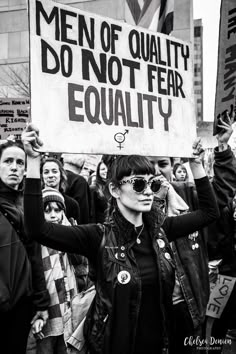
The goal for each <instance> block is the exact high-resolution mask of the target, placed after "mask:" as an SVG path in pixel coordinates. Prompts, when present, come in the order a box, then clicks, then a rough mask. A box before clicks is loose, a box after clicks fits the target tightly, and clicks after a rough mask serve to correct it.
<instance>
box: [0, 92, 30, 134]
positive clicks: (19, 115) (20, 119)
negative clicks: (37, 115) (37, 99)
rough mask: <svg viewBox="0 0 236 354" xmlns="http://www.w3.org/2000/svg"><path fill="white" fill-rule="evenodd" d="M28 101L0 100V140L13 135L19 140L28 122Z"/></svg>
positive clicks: (17, 99) (25, 99)
mask: <svg viewBox="0 0 236 354" xmlns="http://www.w3.org/2000/svg"><path fill="white" fill-rule="evenodd" d="M29 106H30V101H29V99H27V98H2V99H0V140H5V139H7V138H8V137H9V136H10V135H14V137H15V139H16V140H20V137H21V133H22V131H23V130H24V128H25V126H26V123H27V122H29Z"/></svg>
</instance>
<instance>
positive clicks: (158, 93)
mask: <svg viewBox="0 0 236 354" xmlns="http://www.w3.org/2000/svg"><path fill="white" fill-rule="evenodd" d="M35 23H36V29H35V30H36V35H37V36H40V37H41V41H40V43H41V58H42V59H41V70H42V72H43V73H45V74H50V75H61V76H62V77H64V78H71V79H72V80H71V81H72V82H68V89H67V92H68V105H69V120H71V121H77V122H84V120H85V119H87V120H88V121H89V122H90V123H91V124H99V125H100V124H105V125H110V126H111V125H117V126H118V125H119V126H120V125H123V126H124V127H134V128H143V127H144V124H147V127H148V128H149V129H154V126H155V119H156V117H155V114H154V112H156V111H158V112H159V116H160V117H162V118H163V126H164V130H165V131H168V130H169V123H168V121H169V118H170V117H171V115H172V98H181V99H185V98H186V92H185V89H184V78H183V77H182V75H181V73H180V72H187V71H189V65H190V50H189V45H188V44H185V43H179V42H178V41H176V40H174V39H171V38H170V37H163V36H158V34H151V33H149V32H145V31H140V30H136V29H133V28H130V29H129V30H127V29H126V31H124V28H123V27H122V26H120V25H119V24H117V23H109V22H108V21H106V20H100V21H97V19H95V18H94V17H89V16H86V17H85V16H84V15H83V14H79V13H77V12H73V11H69V10H66V9H64V8H60V7H57V6H56V5H55V6H53V7H52V8H50V9H48V8H45V7H44V6H43V4H42V3H41V2H40V1H36V22H35ZM49 29H50V31H51V32H50V33H53V38H50V41H49V40H46V38H47V36H46V34H47V33H48V30H49ZM124 32H125V33H124ZM124 39H125V43H124ZM54 43H57V45H56V46H54ZM58 43H61V44H60V46H58ZM124 45H125V48H126V52H125V54H124V51H123V50H121V49H122V47H123V46H124ZM74 48H80V51H79V53H80V54H79V57H78V51H75V50H74ZM78 67H79V68H80V74H79V77H78V78H77V77H75V71H76V72H78ZM141 76H142V77H145V80H142V82H140V81H141V80H140V77H141ZM82 80H84V81H87V82H88V85H84V84H83V82H82ZM97 83H98V84H99V85H97ZM132 90H135V95H134V94H133V95H131V91H132ZM163 97H165V100H164V99H163ZM134 105H135V106H136V107H137V114H136V115H135V116H132V109H131V107H133V106H134ZM144 106H145V111H146V112H148V119H147V120H145V119H144V113H143V112H144ZM145 122H146V123H145Z"/></svg>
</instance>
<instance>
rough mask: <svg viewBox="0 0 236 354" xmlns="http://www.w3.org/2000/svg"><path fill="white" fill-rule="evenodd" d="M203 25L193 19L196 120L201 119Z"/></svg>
mask: <svg viewBox="0 0 236 354" xmlns="http://www.w3.org/2000/svg"><path fill="white" fill-rule="evenodd" d="M202 39H203V26H202V20H201V19H197V20H194V98H195V112H196V121H197V123H198V122H201V121H203V40H202Z"/></svg>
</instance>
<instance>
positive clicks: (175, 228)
mask: <svg viewBox="0 0 236 354" xmlns="http://www.w3.org/2000/svg"><path fill="white" fill-rule="evenodd" d="M196 185H197V188H198V193H199V194H198V195H199V201H200V208H201V209H200V210H197V211H195V212H193V213H189V214H186V215H181V216H178V217H168V218H166V219H165V220H164V222H163V214H161V213H160V211H158V210H156V206H155V204H154V205H153V209H152V211H151V212H150V213H147V214H145V215H144V224H145V225H146V227H147V228H148V231H149V233H150V236H151V239H152V247H153V252H154V257H155V261H156V265H157V271H158V274H159V276H158V285H159V295H160V308H161V309H162V312H161V316H160V318H157V321H160V323H161V328H162V333H163V338H164V339H166V340H167V337H168V329H169V326H168V324H169V321H170V315H171V308H172V292H173V286H174V272H173V260H172V259H171V258H170V257H169V254H171V250H170V247H169V244H168V242H167V240H166V237H165V233H166V235H167V236H168V239H169V240H170V241H173V240H174V239H176V238H178V237H182V236H185V235H188V234H189V233H191V232H194V231H195V230H196V229H199V228H201V227H203V226H206V225H207V224H209V223H210V222H211V221H213V220H214V219H215V218H216V217H217V216H218V210H217V205H216V201H215V198H214V194H213V193H212V191H211V188H210V185H209V181H208V179H207V178H206V177H205V178H202V179H201V180H197V181H196ZM40 187H41V185H40V181H39V180H38V181H37V180H35V179H27V180H26V189H25V199H24V200H25V220H26V228H27V233H28V235H30V236H31V237H34V238H36V239H37V240H38V241H39V242H41V243H42V244H44V245H46V246H48V247H51V248H54V249H59V250H61V251H65V252H72V251H73V252H76V253H80V254H83V255H85V256H86V257H88V259H89V261H90V262H92V263H93V264H94V268H95V269H96V279H97V281H96V290H97V292H96V296H95V300H94V303H93V306H92V307H91V316H90V315H89V316H88V320H87V322H86V325H85V328H86V332H85V335H86V338H87V341H88V343H89V347H90V351H91V353H99V354H113V353H122V354H132V353H133V350H134V345H135V340H136V337H135V336H136V330H137V328H136V327H137V319H138V316H139V309H140V302H141V296H142V290H141V286H142V284H141V279H140V276H139V269H138V267H137V263H136V259H135V254H134V252H133V246H134V244H135V243H136V236H137V235H136V234H135V233H134V225H132V224H131V223H129V222H128V221H127V220H126V219H124V218H123V216H122V215H121V214H120V213H119V211H116V212H115V213H114V214H113V219H112V222H111V223H110V224H109V225H107V224H104V226H103V227H102V226H101V225H99V224H90V225H80V226H75V227H65V226H64V227H63V226H62V225H57V224H53V223H47V222H45V220H44V215H43V210H42V203H41V202H40V198H39V192H40ZM35 215H37V217H35ZM161 226H162V227H161ZM103 230H105V235H107V236H106V237H105V245H104V247H103V249H102V251H101V252H99V250H100V244H101V240H102V238H103V234H104V231H103ZM160 238H162V239H163V240H164V244H165V247H161V246H159V243H158V241H157V240H158V239H160ZM167 253H168V257H167ZM98 255H99V256H98ZM121 270H128V272H129V273H130V275H131V280H130V282H129V283H128V286H124V287H123V286H121V285H119V282H118V280H117V276H118V273H119V272H120V271H121ZM122 292H124V294H123V295H125V296H124V297H123V298H124V299H125V303H122V304H120V302H119V299H120V295H121V293H122ZM120 306H121V308H120ZM124 309H126V310H125V311H124ZM114 313H115V314H116V316H115V318H114V317H113V315H114ZM117 328H118V329H119V332H116V329H117ZM118 329H117V331H118ZM120 331H122V333H120ZM118 333H119V336H120V337H121V338H127V340H125V341H123V342H122V344H120V346H121V347H120V348H117V347H116V346H114V345H113V343H114V340H115V338H116V336H118ZM165 345H167V342H163V346H165Z"/></svg>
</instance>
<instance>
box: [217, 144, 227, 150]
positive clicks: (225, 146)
mask: <svg viewBox="0 0 236 354" xmlns="http://www.w3.org/2000/svg"><path fill="white" fill-rule="evenodd" d="M227 149H228V144H227V143H219V144H218V151H220V152H222V151H225V150H227Z"/></svg>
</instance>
